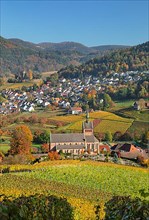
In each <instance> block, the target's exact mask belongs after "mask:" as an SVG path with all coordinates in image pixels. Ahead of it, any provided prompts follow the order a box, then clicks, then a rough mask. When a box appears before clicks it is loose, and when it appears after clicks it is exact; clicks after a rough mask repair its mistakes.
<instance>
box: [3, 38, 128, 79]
mask: <svg viewBox="0 0 149 220" xmlns="http://www.w3.org/2000/svg"><path fill="white" fill-rule="evenodd" d="M118 47H119V46H116V45H115V46H101V47H100V46H99V47H86V46H84V45H83V44H80V43H76V42H62V43H48V42H47V43H39V44H34V43H31V42H26V41H23V40H20V39H5V38H3V37H0V60H1V67H0V75H1V76H7V75H9V74H10V73H13V74H15V75H17V74H18V73H19V72H20V71H22V70H26V71H28V70H29V69H31V70H32V71H33V72H39V73H40V72H46V71H53V70H60V69H61V68H63V67H65V66H67V65H71V64H72V65H74V66H78V65H80V64H82V63H84V62H86V61H88V60H90V59H91V58H94V57H96V56H98V57H101V56H103V55H105V54H107V53H109V51H111V50H114V49H117V48H118ZM122 47H124V48H125V47H127V46H122Z"/></svg>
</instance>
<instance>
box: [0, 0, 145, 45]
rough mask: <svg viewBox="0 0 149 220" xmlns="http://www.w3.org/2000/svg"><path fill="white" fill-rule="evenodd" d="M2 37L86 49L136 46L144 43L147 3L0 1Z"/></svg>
mask: <svg viewBox="0 0 149 220" xmlns="http://www.w3.org/2000/svg"><path fill="white" fill-rule="evenodd" d="M0 2H1V3H0V4H1V19H0V23H1V26H0V27H1V29H0V34H1V36H3V37H5V38H20V39H22V40H26V41H31V42H34V43H38V42H63V41H75V42H80V43H83V44H85V45H86V46H96V45H105V44H121V45H137V44H139V43H143V42H145V41H148V38H149V36H148V33H149V30H148V26H149V23H148V19H149V11H148V10H149V9H148V8H149V5H148V4H149V3H148V0H140V1H137V0H136V1H135V0H132V1H131V0H129V1H121V0H117V1H113V0H111V1H110V0H109V1H106V0H104V1H87V0H84V1H79V0H76V1H71V0H70V1H63V0H61V1H56V0H55V1H50V0H47V1H44V0H38V1H36V0H34V1H32V0H26V1H23V0H16V1H13V0H0Z"/></svg>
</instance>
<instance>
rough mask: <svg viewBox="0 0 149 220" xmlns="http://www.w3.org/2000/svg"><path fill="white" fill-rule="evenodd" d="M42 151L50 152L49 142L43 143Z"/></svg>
mask: <svg viewBox="0 0 149 220" xmlns="http://www.w3.org/2000/svg"><path fill="white" fill-rule="evenodd" d="M41 151H42V152H43V153H48V152H49V144H47V143H44V144H42V145H41Z"/></svg>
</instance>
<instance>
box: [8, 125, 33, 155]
mask: <svg viewBox="0 0 149 220" xmlns="http://www.w3.org/2000/svg"><path fill="white" fill-rule="evenodd" d="M32 140H33V136H32V133H31V131H30V129H29V128H28V127H27V126H26V125H19V126H17V127H16V128H15V129H14V130H13V132H12V138H11V141H10V146H11V148H10V154H13V155H15V154H30V152H31V143H32Z"/></svg>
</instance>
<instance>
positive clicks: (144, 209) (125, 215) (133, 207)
mask: <svg viewBox="0 0 149 220" xmlns="http://www.w3.org/2000/svg"><path fill="white" fill-rule="evenodd" d="M105 206H106V216H105V220H115V219H116V220H121V219H131V220H136V219H138V220H139V219H140V220H146V219H147V218H148V216H149V210H148V202H147V201H146V200H141V199H140V198H135V199H131V198H130V197H125V196H115V197H113V198H112V199H111V200H110V201H108V202H107V203H106V204H105Z"/></svg>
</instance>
